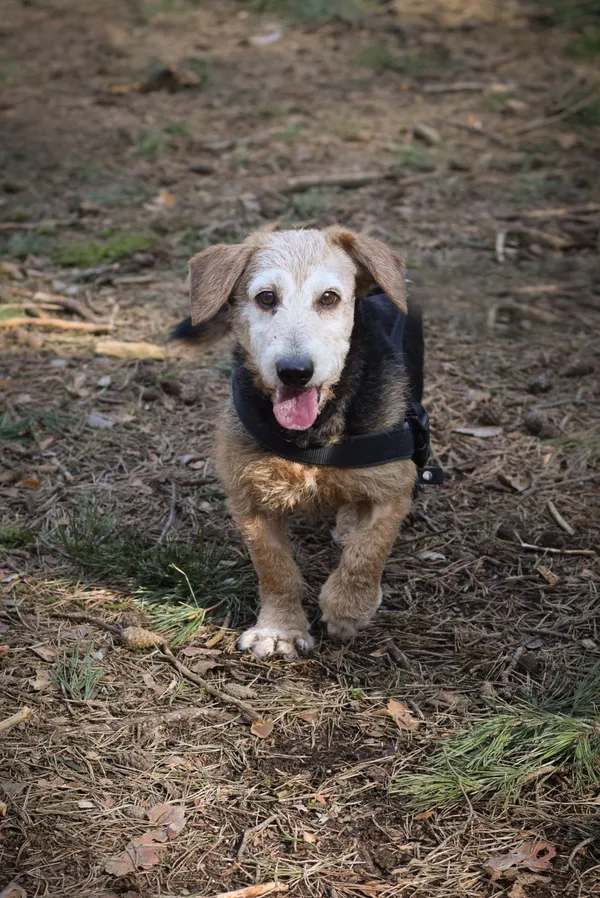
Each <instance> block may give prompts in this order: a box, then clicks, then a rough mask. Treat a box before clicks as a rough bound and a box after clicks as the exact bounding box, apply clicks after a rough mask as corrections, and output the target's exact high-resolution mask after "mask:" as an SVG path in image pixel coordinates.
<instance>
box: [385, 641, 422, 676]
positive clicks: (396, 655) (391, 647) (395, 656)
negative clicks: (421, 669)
mask: <svg viewBox="0 0 600 898" xmlns="http://www.w3.org/2000/svg"><path fill="white" fill-rule="evenodd" d="M385 650H386V652H387V653H388V655H389V656H390V658H391V659H392V661H395V662H396V664H397V665H398V666H399V667H402V668H403V669H404V670H407V671H409V673H412V674H414V672H415V668H414V666H413V664H411V661H410V659H409V657H408V655H406V654H405V653H404V652H403V651H402V649H399V648H398V646H397V645H396V643H395V642H394V640H393V639H392V638H391V637H390V638H389V639H387V640H386V643H385Z"/></svg>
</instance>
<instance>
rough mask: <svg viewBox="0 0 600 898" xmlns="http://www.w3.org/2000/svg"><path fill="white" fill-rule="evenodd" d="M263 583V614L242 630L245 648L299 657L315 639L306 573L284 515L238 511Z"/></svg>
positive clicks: (257, 652) (265, 654)
mask: <svg viewBox="0 0 600 898" xmlns="http://www.w3.org/2000/svg"><path fill="white" fill-rule="evenodd" d="M232 510H233V512H234V516H235V518H236V520H237V523H238V525H239V527H240V529H241V531H242V533H243V535H244V538H245V540H246V544H247V546H248V549H249V550H250V555H251V557H252V561H253V562H254V567H255V568H256V572H257V574H258V579H259V583H260V614H259V615H258V620H257V621H256V625H255V626H254V627H251V628H250V629H249V630H246V632H245V633H242V635H241V636H240V639H239V640H238V648H239V649H240V650H241V651H248V650H251V651H252V652H253V653H254V654H255V655H257V656H258V657H259V658H268V657H269V656H271V655H283V656H284V657H285V658H296V657H297V656H298V655H299V654H303V653H304V652H307V651H309V650H310V649H311V648H312V647H313V645H314V640H313V638H312V636H311V635H310V633H309V632H308V623H307V620H306V615H305V613H304V609H303V608H302V577H301V576H300V571H299V570H298V566H297V565H296V563H295V561H294V559H293V557H292V549H291V546H290V541H289V538H288V535H287V532H286V528H285V521H284V519H283V518H282V517H267V516H266V515H264V514H253V515H248V514H236V513H235V509H232Z"/></svg>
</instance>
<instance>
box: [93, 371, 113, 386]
mask: <svg viewBox="0 0 600 898" xmlns="http://www.w3.org/2000/svg"><path fill="white" fill-rule="evenodd" d="M111 383H112V377H111V376H110V374H103V375H102V377H99V378H98V380H97V381H96V386H97V387H100V389H102V390H106V389H108V387H110V385H111Z"/></svg>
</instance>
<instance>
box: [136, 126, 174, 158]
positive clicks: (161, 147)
mask: <svg viewBox="0 0 600 898" xmlns="http://www.w3.org/2000/svg"><path fill="white" fill-rule="evenodd" d="M168 146H169V135H168V134H166V133H165V132H164V131H162V130H160V129H158V128H153V129H152V130H151V131H146V133H145V134H144V135H143V136H142V137H141V138H140V140H139V141H138V142H137V144H136V146H135V148H134V151H133V154H134V156H137V157H138V159H157V158H158V157H159V156H161V155H162V154H163V153H164V152H165V150H166V149H167V147H168Z"/></svg>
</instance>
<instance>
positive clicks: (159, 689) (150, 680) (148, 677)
mask: <svg viewBox="0 0 600 898" xmlns="http://www.w3.org/2000/svg"><path fill="white" fill-rule="evenodd" d="M142 682H143V683H144V684H145V685H146V686H147V687H148V689H152V691H153V692H154V693H155V695H156V696H157V697H158V698H160V697H161V695H164V694H165V692H166V691H167V689H168V688H169V687H168V686H161V685H160V684H159V683H157V682H156V680H155V679H154V677H153V676H152V674H151V673H143V674H142Z"/></svg>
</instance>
